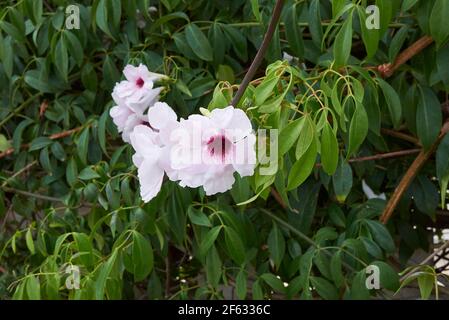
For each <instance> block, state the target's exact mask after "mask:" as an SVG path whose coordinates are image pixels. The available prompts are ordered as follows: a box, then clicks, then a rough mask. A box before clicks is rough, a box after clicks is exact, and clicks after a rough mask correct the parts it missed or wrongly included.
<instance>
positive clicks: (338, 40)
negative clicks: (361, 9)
mask: <svg viewBox="0 0 449 320" xmlns="http://www.w3.org/2000/svg"><path fill="white" fill-rule="evenodd" d="M351 47H352V14H350V15H348V17H347V18H346V20H345V22H344V23H343V26H342V27H341V29H340V31H339V32H338V34H337V36H336V37H335V41H334V59H335V67H336V68H338V67H342V66H344V65H346V64H347V62H348V59H349V56H350V55H351Z"/></svg>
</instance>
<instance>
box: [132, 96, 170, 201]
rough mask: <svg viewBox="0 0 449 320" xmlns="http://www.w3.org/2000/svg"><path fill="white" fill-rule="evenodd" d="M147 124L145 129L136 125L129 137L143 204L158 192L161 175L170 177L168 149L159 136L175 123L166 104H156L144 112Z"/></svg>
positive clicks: (143, 126)
mask: <svg viewBox="0 0 449 320" xmlns="http://www.w3.org/2000/svg"><path fill="white" fill-rule="evenodd" d="M148 123H149V126H146V125H138V126H136V127H135V128H134V130H133V132H132V133H131V134H130V140H131V145H132V146H133V148H134V150H135V151H136V153H135V154H134V155H133V162H134V165H135V166H136V167H137V175H138V178H139V183H140V195H141V197H142V200H143V201H145V202H148V201H150V200H151V199H152V198H154V197H155V196H156V195H157V194H158V193H159V191H160V189H161V186H162V181H163V177H164V172H166V173H167V175H168V176H169V177H174V173H173V172H172V170H171V168H170V167H169V166H168V162H167V158H166V155H167V150H168V149H167V148H164V147H165V145H164V136H163V135H161V131H162V130H164V133H165V132H168V131H169V127H170V126H173V125H175V124H176V123H177V121H176V113H175V112H174V111H173V110H172V109H171V108H170V107H169V106H168V104H166V103H164V102H156V103H155V105H154V106H153V107H152V108H150V109H149V110H148ZM165 130H166V131H165Z"/></svg>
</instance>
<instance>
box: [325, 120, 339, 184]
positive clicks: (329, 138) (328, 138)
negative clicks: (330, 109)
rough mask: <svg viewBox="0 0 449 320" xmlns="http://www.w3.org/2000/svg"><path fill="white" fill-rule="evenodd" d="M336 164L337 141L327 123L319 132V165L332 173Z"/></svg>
mask: <svg viewBox="0 0 449 320" xmlns="http://www.w3.org/2000/svg"><path fill="white" fill-rule="evenodd" d="M337 164H338V141H337V137H336V136H335V133H334V131H333V130H332V128H331V126H330V125H329V123H327V122H326V124H325V125H324V128H323V131H322V132H321V165H322V166H323V170H324V171H325V172H326V173H327V174H328V175H333V174H334V172H335V170H337Z"/></svg>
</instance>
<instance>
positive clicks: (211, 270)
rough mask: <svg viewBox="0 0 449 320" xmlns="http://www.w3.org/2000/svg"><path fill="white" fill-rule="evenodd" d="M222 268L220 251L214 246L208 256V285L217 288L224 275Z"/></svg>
mask: <svg viewBox="0 0 449 320" xmlns="http://www.w3.org/2000/svg"><path fill="white" fill-rule="evenodd" d="M221 268H222V264H221V260H220V256H219V255H218V251H217V249H216V248H215V246H214V245H212V247H211V249H210V250H209V252H208V253H207V255H206V276H207V281H208V283H210V284H211V285H212V286H213V287H214V288H217V287H218V284H219V282H220V278H221V274H222V270H221Z"/></svg>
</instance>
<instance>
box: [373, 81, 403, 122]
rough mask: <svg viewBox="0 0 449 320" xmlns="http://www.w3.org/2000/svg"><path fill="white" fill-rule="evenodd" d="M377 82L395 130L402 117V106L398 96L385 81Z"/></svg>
mask: <svg viewBox="0 0 449 320" xmlns="http://www.w3.org/2000/svg"><path fill="white" fill-rule="evenodd" d="M377 81H378V82H379V86H380V88H381V90H382V92H383V94H384V97H385V101H386V103H387V106H388V111H389V113H390V118H391V121H392V123H393V126H394V127H395V128H397V127H398V126H399V124H400V122H401V115H402V106H401V100H400V99H399V95H398V94H397V92H396V91H395V90H394V89H393V87H392V86H391V85H390V84H388V82H386V81H385V80H383V79H380V78H378V79H377Z"/></svg>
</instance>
